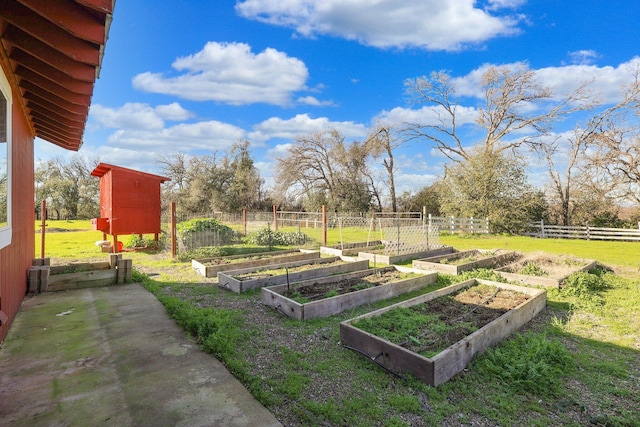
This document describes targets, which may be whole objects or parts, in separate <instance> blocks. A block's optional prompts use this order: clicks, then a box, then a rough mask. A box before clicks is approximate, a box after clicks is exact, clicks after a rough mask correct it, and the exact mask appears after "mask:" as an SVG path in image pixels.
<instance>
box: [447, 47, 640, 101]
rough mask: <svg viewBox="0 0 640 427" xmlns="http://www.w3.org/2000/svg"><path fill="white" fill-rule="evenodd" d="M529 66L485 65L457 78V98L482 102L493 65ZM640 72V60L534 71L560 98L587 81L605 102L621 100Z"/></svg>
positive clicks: (633, 59)
mask: <svg viewBox="0 0 640 427" xmlns="http://www.w3.org/2000/svg"><path fill="white" fill-rule="evenodd" d="M526 65H527V64H526V63H522V62H515V63H510V64H483V65H481V66H480V67H478V68H476V69H475V70H472V71H471V72H470V73H469V74H467V75H466V76H462V77H454V78H453V79H452V83H453V84H454V85H455V87H456V95H459V96H467V97H474V98H478V99H482V98H483V97H484V92H483V89H482V86H481V83H480V81H481V77H482V75H483V74H484V73H485V72H486V71H487V69H488V68H489V67H491V66H501V67H502V66H505V67H513V68H515V67H522V66H526ZM637 69H640V57H635V58H632V59H630V60H629V61H627V62H624V63H622V64H619V65H618V66H617V67H614V66H603V67H599V66H597V65H589V64H580V65H563V66H558V67H544V68H539V69H536V70H534V71H535V73H536V77H537V78H538V80H539V82H540V83H541V84H542V85H543V86H548V87H550V88H551V89H552V90H553V92H554V93H556V94H557V95H558V96H562V95H566V94H568V93H570V92H571V91H573V90H575V89H576V88H577V87H578V85H580V84H581V83H584V82H590V81H593V83H592V84H591V86H590V88H591V90H592V91H593V92H595V93H596V94H598V95H599V96H600V97H601V98H602V99H603V100H604V101H606V102H609V103H612V102H616V101H619V100H620V99H621V98H620V97H621V95H622V86H623V85H626V84H629V83H631V81H632V80H633V73H634V71H635V70H637Z"/></svg>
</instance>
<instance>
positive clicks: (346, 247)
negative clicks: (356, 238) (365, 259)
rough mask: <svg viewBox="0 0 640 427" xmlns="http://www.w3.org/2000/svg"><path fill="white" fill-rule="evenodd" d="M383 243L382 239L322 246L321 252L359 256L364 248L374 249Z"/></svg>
mask: <svg viewBox="0 0 640 427" xmlns="http://www.w3.org/2000/svg"><path fill="white" fill-rule="evenodd" d="M380 245H382V242H381V241H380V240H375V241H373V242H357V243H343V244H340V245H335V246H320V253H321V254H324V255H333V256H358V252H360V251H363V250H367V249H368V250H374V249H376V248H379V247H380Z"/></svg>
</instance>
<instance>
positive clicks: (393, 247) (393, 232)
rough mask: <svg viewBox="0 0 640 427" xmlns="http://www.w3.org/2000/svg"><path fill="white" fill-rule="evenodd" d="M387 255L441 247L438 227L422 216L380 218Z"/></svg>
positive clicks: (380, 227) (381, 235) (381, 238)
mask: <svg viewBox="0 0 640 427" xmlns="http://www.w3.org/2000/svg"><path fill="white" fill-rule="evenodd" d="M378 228H379V232H380V241H381V242H382V244H383V245H384V253H385V255H402V254H408V253H413V252H423V251H428V250H431V249H437V248H440V247H441V246H442V245H440V233H439V232H438V227H437V226H435V225H429V224H428V223H425V222H424V221H423V220H422V219H421V218H379V219H378Z"/></svg>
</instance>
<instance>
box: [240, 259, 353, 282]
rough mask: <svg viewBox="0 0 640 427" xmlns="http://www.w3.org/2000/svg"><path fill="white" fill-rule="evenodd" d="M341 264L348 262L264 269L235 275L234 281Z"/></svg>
mask: <svg viewBox="0 0 640 427" xmlns="http://www.w3.org/2000/svg"><path fill="white" fill-rule="evenodd" d="M341 264H346V261H334V262H327V263H324V264H321V263H317V262H316V263H312V264H305V265H299V266H296V267H288V269H286V268H284V267H282V268H276V269H274V268H268V267H266V268H262V269H260V270H256V271H252V272H249V273H243V274H235V275H234V276H233V278H234V279H237V280H254V279H264V278H267V277H271V276H280V275H282V274H287V270H288V272H289V273H294V272H298V271H306V270H311V269H313V268H325V267H333V266H336V265H341Z"/></svg>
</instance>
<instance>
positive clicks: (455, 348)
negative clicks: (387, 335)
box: [431, 280, 546, 386]
mask: <svg viewBox="0 0 640 427" xmlns="http://www.w3.org/2000/svg"><path fill="white" fill-rule="evenodd" d="M479 282H480V283H493V282H486V281H482V280H479ZM517 290H518V291H520V290H519V289H517ZM545 306H546V293H544V292H540V293H538V294H537V295H534V296H532V298H531V299H529V300H527V301H525V302H523V303H522V304H520V305H519V306H518V307H516V308H513V309H511V310H509V311H508V312H506V313H505V314H503V315H502V316H500V317H499V318H497V319H496V320H494V321H493V322H491V323H489V324H487V325H485V326H484V327H482V328H480V329H479V330H477V331H476V332H474V333H472V334H471V335H468V336H467V337H465V338H463V339H462V340H460V341H458V342H457V343H455V344H453V345H452V346H451V347H449V348H447V349H446V350H444V351H442V352H440V353H438V354H437V355H435V356H434V357H432V358H431V360H432V361H433V364H434V370H433V385H434V386H438V385H440V384H442V383H444V382H446V381H449V380H450V379H451V378H453V377H454V376H455V375H456V374H457V373H458V372H460V371H462V370H463V369H464V368H466V367H467V365H468V364H469V362H471V360H472V359H473V357H474V356H475V355H476V354H477V353H480V352H484V351H485V350H486V349H487V348H489V347H490V346H492V345H495V344H497V343H499V342H500V341H502V340H503V339H504V338H506V337H508V336H509V335H511V334H512V333H513V332H515V331H516V330H518V329H520V328H521V327H522V326H523V325H525V324H526V323H527V322H528V321H529V320H531V319H533V318H534V317H535V316H536V315H537V314H538V313H540V312H541V311H542V310H543V309H544V308H545Z"/></svg>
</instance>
